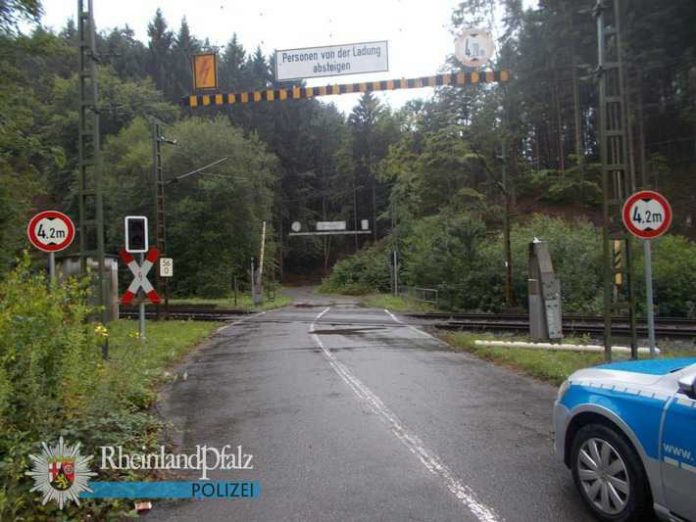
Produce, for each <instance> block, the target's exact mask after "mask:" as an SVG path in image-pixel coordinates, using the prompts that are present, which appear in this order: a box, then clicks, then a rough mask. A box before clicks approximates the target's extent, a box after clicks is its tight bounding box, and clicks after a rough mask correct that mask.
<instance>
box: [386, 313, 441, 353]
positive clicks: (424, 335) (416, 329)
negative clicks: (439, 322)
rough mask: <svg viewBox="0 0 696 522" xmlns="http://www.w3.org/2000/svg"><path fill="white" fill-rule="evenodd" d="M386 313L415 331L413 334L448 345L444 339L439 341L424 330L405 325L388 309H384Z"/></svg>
mask: <svg viewBox="0 0 696 522" xmlns="http://www.w3.org/2000/svg"><path fill="white" fill-rule="evenodd" d="M384 311H385V312H386V313H387V315H389V317H391V318H392V319H393V320H394V321H395V322H397V323H399V324H402V325H404V326H405V327H406V328H408V329H409V330H411V331H413V332H416V333H417V334H419V335H422V336H423V337H427V338H428V339H431V340H433V341H435V342H436V343H437V344H441V345H445V346H446V345H447V343H446V342H445V341H443V340H442V339H438V338H437V337H435V336H434V335H430V334H429V333H428V332H424V331H423V330H419V329H418V328H416V327H415V326H411V325H410V324H406V323H404V322H403V321H402V320H401V319H399V318H398V317H396V316H395V315H394V314H393V313H391V312H390V311H389V310H387V309H386V308H385V309H384Z"/></svg>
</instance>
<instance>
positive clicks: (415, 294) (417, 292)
mask: <svg viewBox="0 0 696 522" xmlns="http://www.w3.org/2000/svg"><path fill="white" fill-rule="evenodd" d="M399 295H403V296H407V297H408V298H410V299H413V300H414V301H420V302H422V303H430V304H433V305H435V306H437V305H438V302H439V291H438V290H437V289H435V288H421V287H418V286H405V285H399Z"/></svg>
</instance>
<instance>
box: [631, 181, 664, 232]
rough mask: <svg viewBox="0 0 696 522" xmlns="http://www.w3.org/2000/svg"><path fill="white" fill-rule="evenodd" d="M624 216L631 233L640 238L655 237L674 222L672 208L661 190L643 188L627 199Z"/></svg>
mask: <svg viewBox="0 0 696 522" xmlns="http://www.w3.org/2000/svg"><path fill="white" fill-rule="evenodd" d="M622 217H623V222H624V225H626V228H627V229H628V231H629V232H631V234H633V235H634V236H636V237H638V238H640V239H653V238H656V237H658V236H660V235H662V234H664V233H665V232H666V231H667V229H668V228H669V226H670V224H671V223H672V208H671V207H670V206H669V202H668V201H667V199H666V198H665V197H664V196H663V195H662V194H660V193H659V192H654V191H652V190H642V191H640V192H636V193H635V194H633V195H632V196H631V197H629V198H628V199H627V200H626V203H624V206H623V212H622Z"/></svg>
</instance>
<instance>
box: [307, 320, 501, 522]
mask: <svg viewBox="0 0 696 522" xmlns="http://www.w3.org/2000/svg"><path fill="white" fill-rule="evenodd" d="M330 308H331V307H328V308H325V309H324V310H323V311H322V312H321V313H320V314H319V315H317V316H316V317H315V318H314V322H312V324H311V326H310V327H309V333H310V335H311V337H312V338H313V339H314V342H315V343H316V344H317V346H319V348H321V350H322V353H323V354H324V356H326V358H327V359H328V361H329V364H330V365H331V368H333V370H334V371H335V372H336V373H337V374H338V376H339V377H341V379H342V380H343V382H345V383H346V384H347V385H348V387H349V388H350V389H351V390H353V392H354V393H355V395H357V396H358V398H359V399H360V400H361V401H363V402H365V403H366V404H367V405H368V406H369V407H370V409H371V410H372V411H374V412H375V413H376V414H377V415H379V416H380V417H381V418H382V419H383V420H384V421H385V422H386V423H387V425H388V426H389V428H390V430H391V432H392V433H393V434H394V435H395V436H396V438H397V439H399V440H400V441H401V442H402V443H403V444H404V446H406V447H407V448H408V450H409V451H410V452H411V453H413V454H414V455H415V456H416V457H418V459H419V460H420V461H421V463H422V464H423V465H424V466H425V467H426V469H427V470H428V471H430V472H431V473H432V474H434V475H436V476H438V477H440V478H441V479H442V481H443V482H444V484H445V486H446V487H447V489H449V490H450V492H451V493H452V494H454V496H455V497H457V499H458V500H459V501H460V502H461V503H462V504H464V505H465V506H466V507H467V508H468V509H469V511H471V513H473V515H474V516H475V517H476V518H477V519H478V520H479V521H480V522H499V521H500V520H502V519H501V518H499V517H498V515H497V514H496V512H495V511H493V510H492V509H491V508H489V507H488V506H486V505H485V504H483V503H482V502H481V501H480V500H478V498H477V495H476V493H475V492H474V491H473V490H472V489H471V488H470V487H469V486H467V485H466V484H464V483H463V482H462V481H461V480H460V479H459V478H458V477H457V476H456V475H455V474H454V473H453V472H452V470H450V469H449V467H448V466H447V465H446V464H445V463H444V462H442V460H441V459H440V457H438V456H437V455H436V454H435V453H433V452H432V451H430V450H429V449H427V448H426V447H425V445H424V444H423V441H422V440H421V439H420V437H418V435H416V434H415V433H413V432H412V431H411V430H410V429H409V428H408V427H407V426H406V425H405V424H404V423H403V422H401V420H400V419H399V418H398V417H397V416H396V414H394V413H393V412H392V411H391V410H390V409H389V408H387V406H386V405H385V404H384V403H383V402H382V400H381V399H380V398H379V397H378V396H377V395H375V394H374V393H373V392H372V391H371V390H370V389H369V388H368V387H367V386H365V384H363V383H362V381H360V380H359V379H358V378H357V377H355V376H354V375H353V374H352V373H351V371H350V370H349V369H348V367H346V365H344V364H343V363H342V362H341V361H339V360H338V359H337V358H336V357H335V356H334V355H333V354H332V353H331V352H330V351H329V350H327V349H326V347H325V346H324V343H322V342H321V339H320V338H319V335H317V334H316V333H314V331H315V328H314V327H315V325H316V323H317V321H319V319H321V318H322V317H323V316H324V315H325V314H326V313H327V312H328V311H329V310H330ZM385 312H387V313H388V314H389V315H391V316H392V318H393V319H394V320H395V321H397V322H399V323H401V321H400V320H398V319H397V318H396V317H395V316H393V315H392V314H391V312H389V311H388V310H385ZM402 324H403V323H402ZM414 329H415V328H414ZM415 330H416V331H419V332H420V330H417V329H415ZM421 333H425V332H421ZM426 335H428V334H426Z"/></svg>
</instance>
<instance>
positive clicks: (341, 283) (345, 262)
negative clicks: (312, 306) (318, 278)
mask: <svg viewBox="0 0 696 522" xmlns="http://www.w3.org/2000/svg"><path fill="white" fill-rule="evenodd" d="M390 270H391V268H390V266H389V252H388V250H387V248H386V246H385V244H384V243H378V244H376V245H372V246H370V247H368V248H364V249H362V250H360V251H359V252H358V253H357V254H355V255H354V256H351V257H347V258H345V259H342V260H340V261H339V262H338V263H336V265H334V268H333V270H332V271H331V274H329V276H328V277H327V278H325V279H324V281H323V283H322V286H321V291H323V292H340V293H344V294H349V295H361V294H369V293H372V292H387V291H389V288H390V277H391V276H390V273H391V272H390Z"/></svg>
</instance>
